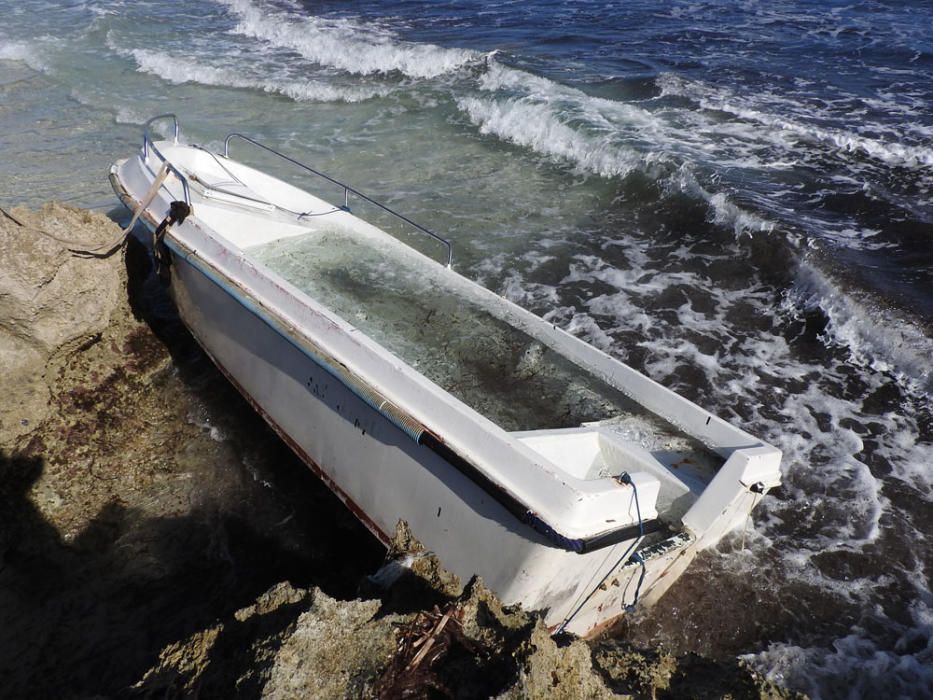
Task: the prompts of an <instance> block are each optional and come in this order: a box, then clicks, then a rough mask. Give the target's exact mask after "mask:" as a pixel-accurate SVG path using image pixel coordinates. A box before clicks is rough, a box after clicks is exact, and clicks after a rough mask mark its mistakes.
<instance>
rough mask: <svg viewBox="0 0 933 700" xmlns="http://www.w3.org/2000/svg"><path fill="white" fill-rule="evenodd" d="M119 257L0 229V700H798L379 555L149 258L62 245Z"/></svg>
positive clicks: (70, 214) (423, 560) (137, 250)
mask: <svg viewBox="0 0 933 700" xmlns="http://www.w3.org/2000/svg"><path fill="white" fill-rule="evenodd" d="M118 234H119V230H118V229H117V227H116V225H115V224H114V223H113V222H112V221H110V220H109V219H108V218H106V217H104V216H102V215H100V214H95V213H91V212H87V211H82V210H78V209H72V208H68V207H64V206H61V205H56V204H50V205H47V206H45V207H44V208H42V209H41V210H38V211H29V210H25V209H14V210H12V211H10V212H9V213H3V214H0V359H2V362H0V394H2V397H3V399H2V401H0V689H2V690H0V694H2V695H4V696H6V697H31V698H42V697H56V698H61V697H75V698H92V697H94V698H96V697H159V698H164V697H169V698H171V697H193V696H200V697H260V696H261V697H270V698H292V697H314V698H357V697H377V698H402V697H413V698H414V697H453V698H474V697H483V698H485V697H501V698H610V697H634V698H689V697H696V698H720V697H731V698H784V697H794V695H793V694H791V693H788V692H787V691H784V690H782V689H779V688H776V687H774V686H773V685H771V684H769V683H767V682H766V681H764V680H763V679H762V678H761V677H759V676H757V675H756V674H754V673H753V672H752V671H750V670H749V669H748V668H746V667H745V666H744V665H742V664H741V663H740V662H738V661H735V662H727V663H720V662H713V661H710V660H706V659H703V658H701V657H698V656H695V655H690V654H688V655H685V656H681V657H674V656H672V655H670V654H667V653H665V652H664V651H663V650H656V649H641V648H636V647H634V646H633V645H631V644H628V643H626V642H625V641H624V639H619V638H618V637H617V638H615V639H601V640H596V641H592V642H584V641H580V640H570V639H565V640H557V641H555V640H554V639H552V638H551V637H550V636H549V635H548V634H547V631H546V630H545V629H544V627H543V625H542V624H541V622H540V620H538V619H537V618H536V617H535V616H534V615H531V614H527V613H525V612H522V611H520V610H510V609H504V608H503V607H502V605H501V604H500V603H499V602H498V601H497V600H496V599H495V597H494V596H493V595H492V594H491V593H490V592H488V591H487V590H486V589H485V588H484V586H483V584H482V581H479V580H473V581H469V582H461V581H457V580H456V579H454V578H453V577H452V576H450V575H449V574H447V573H446V572H445V571H444V570H443V568H442V567H441V565H440V563H439V562H438V561H437V560H436V559H435V558H434V557H433V556H432V555H431V554H430V553H428V552H424V551H421V548H420V547H419V545H418V543H417V542H416V541H414V540H413V538H411V536H410V535H409V534H408V533H407V532H406V529H405V527H404V523H400V525H399V530H398V533H397V536H396V542H395V546H393V548H392V549H391V551H390V552H389V553H388V554H387V553H386V552H385V551H384V550H383V548H382V547H381V546H380V545H379V544H378V543H377V542H376V541H375V540H374V539H373V538H372V537H371V536H370V535H369V533H368V532H367V531H366V530H365V529H364V528H363V527H362V526H360V525H359V523H357V521H356V520H355V519H354V518H353V516H352V515H351V514H349V513H348V512H347V511H346V510H345V509H344V508H343V506H342V505H341V504H340V503H339V502H338V501H337V500H336V499H335V498H334V497H333V496H332V495H331V494H330V492H329V491H327V489H326V488H325V487H324V486H323V485H322V484H320V482H318V481H317V480H316V479H315V478H314V477H313V476H312V475H311V473H310V472H309V471H308V470H307V469H306V468H305V467H304V466H303V465H302V464H301V463H300V462H299V461H298V460H297V459H296V458H295V457H294V456H293V455H292V454H291V452H290V451H289V450H288V448H287V447H285V446H284V445H283V444H282V443H281V442H280V441H279V440H278V439H277V438H276V437H275V435H274V434H273V433H272V432H271V431H270V430H268V429H267V428H266V426H265V424H264V423H263V422H262V420H261V419H260V418H258V417H257V416H256V415H255V414H254V413H253V412H252V411H251V410H250V408H249V407H248V406H247V405H246V403H245V402H244V401H243V400H242V399H241V398H240V397H239V396H238V395H237V394H236V392H235V390H234V389H232V388H231V387H230V386H229V384H227V382H226V381H225V380H224V379H223V377H222V376H221V375H220V374H219V372H217V371H216V370H215V369H214V368H213V366H212V365H211V363H210V361H209V360H208V359H207V358H206V357H205V356H204V355H203V353H202V352H201V351H200V350H199V348H198V347H197V346H196V344H195V343H194V342H193V341H192V339H191V338H190V336H189V335H188V334H187V333H186V331H185V330H184V329H183V327H181V325H180V324H179V322H178V321H177V319H175V318H174V317H173V315H172V309H171V305H170V302H169V301H168V300H167V298H166V297H165V294H164V292H163V291H162V290H160V288H159V286H158V282H156V281H155V280H154V279H153V277H152V276H151V274H150V270H149V261H148V260H149V259H148V254H147V252H146V250H145V248H144V247H143V246H142V245H141V244H140V243H138V242H136V241H135V240H134V239H131V241H130V244H129V245H128V246H127V248H126V250H125V253H122V254H121V253H118V254H117V255H114V256H112V257H109V258H105V259H102V258H96V257H89V256H81V255H76V254H74V253H71V252H69V251H68V250H67V247H72V246H66V245H64V244H63V243H62V242H61V240H70V241H76V242H78V243H81V244H82V245H78V246H73V247H77V248H80V247H82V246H83V247H90V246H93V245H99V244H101V243H104V242H106V241H108V240H112V239H113V238H114V236H116V235H118ZM55 239H60V240H55Z"/></svg>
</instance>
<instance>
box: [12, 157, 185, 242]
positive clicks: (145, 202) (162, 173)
mask: <svg viewBox="0 0 933 700" xmlns="http://www.w3.org/2000/svg"><path fill="white" fill-rule="evenodd" d="M168 174H169V168H168V165H167V164H163V165H162V167H161V168H160V169H159V171H158V173H157V174H156V177H155V179H154V180H153V181H152V185H151V186H150V187H149V190H148V191H147V192H146V196H145V197H143V199H142V201H140V203H139V206H137V207H136V209H135V211H134V212H133V218H132V219H130V223H129V224H127V225H126V226H125V227H124V228H123V229H122V230H121V231H120V234H119V235H118V236H116V237H114V238H112V239H110V240H108V241H105V242H103V243H86V242H84V241H76V240H74V239H70V238H64V237H63V236H57V235H55V234H54V233H49V232H48V231H45V230H43V229H41V228H37V227H35V226H28V227H27V226H26V224H24V223H23V222H22V221H20V220H19V219H17V218H16V217H15V216H13V215H12V214H10V213H9V212H8V211H7V210H6V209H3V208H2V207H0V213H2V214H3V216H5V217H6V218H7V219H9V220H10V221H12V222H13V223H14V224H16V225H17V226H21V227H22V228H31V229H32V230H34V231H35V232H36V233H38V234H40V235H42V236H45V237H46V238H48V239H50V240H53V241H55V242H56V243H61V244H62V245H63V246H65V249H66V250H67V251H68V252H69V253H71V254H72V255H74V256H75V257H80V258H109V257H110V256H111V255H113V254H114V253H116V252H117V251H118V250H122V249H123V248H124V247H125V246H126V240H127V237H128V236H129V234H130V231H132V230H133V227H134V226H135V225H136V222H137V221H138V220H139V216H140V214H142V212H143V211H144V210H145V209H146V208H147V207H148V206H149V205H150V204H152V200H153V199H155V196H156V194H157V193H158V192H159V189H160V188H161V187H162V183H164V182H165V178H166V177H168ZM186 206H187V205H186Z"/></svg>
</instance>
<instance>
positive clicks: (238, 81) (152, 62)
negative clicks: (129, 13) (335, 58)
mask: <svg viewBox="0 0 933 700" xmlns="http://www.w3.org/2000/svg"><path fill="white" fill-rule="evenodd" d="M131 53H132V55H133V58H134V59H135V61H136V64H137V65H138V66H139V70H140V71H141V72H143V73H150V74H152V75H155V76H158V77H160V78H162V79H163V80H167V81H168V82H170V83H189V82H192V83H199V84H201V85H213V86H222V87H232V88H246V89H253V90H262V91H264V92H269V93H274V94H279V95H284V96H285V97H289V98H291V99H293V100H295V101H299V102H361V101H363V100H366V99H370V98H372V97H377V96H384V95H386V94H388V93H389V92H390V91H391V88H388V87H385V88H376V87H369V88H367V87H362V86H360V87H342V86H338V85H332V84H329V83H325V82H322V81H316V80H300V81H299V80H287V79H276V78H273V77H264V78H259V77H248V76H247V75H246V74H245V73H244V72H243V71H233V70H230V69H227V68H214V67H211V66H209V65H205V64H204V62H203V61H201V60H198V59H197V58H195V57H190V56H186V57H175V56H170V55H169V54H166V53H163V52H159V51H150V50H148V49H133V50H132V51H131Z"/></svg>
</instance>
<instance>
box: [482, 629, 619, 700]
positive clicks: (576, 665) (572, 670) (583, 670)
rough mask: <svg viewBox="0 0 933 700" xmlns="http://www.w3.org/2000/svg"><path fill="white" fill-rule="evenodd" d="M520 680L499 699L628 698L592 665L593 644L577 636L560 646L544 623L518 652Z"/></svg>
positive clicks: (566, 699)
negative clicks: (608, 684)
mask: <svg viewBox="0 0 933 700" xmlns="http://www.w3.org/2000/svg"><path fill="white" fill-rule="evenodd" d="M518 656H519V658H520V669H519V673H518V680H517V681H516V682H515V684H514V685H513V686H512V687H511V688H510V689H509V690H507V691H506V692H505V693H503V694H502V695H500V696H499V700H520V699H521V700H583V699H584V698H585V699H586V700H602V699H603V698H627V697H629V696H625V695H622V696H620V695H616V694H615V693H613V692H612V691H611V690H609V689H608V688H607V687H606V684H605V683H604V682H603V680H602V678H601V677H600V675H599V674H598V673H597V672H596V671H595V670H594V669H593V662H592V660H591V658H590V648H589V646H587V644H586V642H583V641H581V640H575V641H573V642H571V643H570V644H569V645H568V646H565V647H559V646H558V645H557V643H556V642H555V641H554V639H552V638H551V635H550V634H548V631H547V628H545V626H544V623H543V622H541V621H539V622H538V624H536V625H535V627H534V629H533V631H532V633H531V636H530V638H529V639H528V641H527V642H526V643H525V644H524V645H523V646H522V648H521V649H520V650H519V652H518Z"/></svg>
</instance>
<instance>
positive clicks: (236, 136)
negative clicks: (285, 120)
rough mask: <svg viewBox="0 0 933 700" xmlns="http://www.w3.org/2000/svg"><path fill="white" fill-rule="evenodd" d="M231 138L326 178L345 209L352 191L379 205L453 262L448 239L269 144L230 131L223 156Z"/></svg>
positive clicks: (226, 153) (450, 262)
mask: <svg viewBox="0 0 933 700" xmlns="http://www.w3.org/2000/svg"><path fill="white" fill-rule="evenodd" d="M233 139H241V140H243V141H246V142H247V143H251V144H253V145H254V146H257V147H259V148H262V149H263V150H265V151H268V152H269V153H271V154H273V155H276V156H278V157H279V158H281V159H283V160H285V161H287V162H289V163H291V164H292V165H295V166H297V167H299V168H301V169H303V170H307V171H308V172H309V173H312V174H313V175H317V176H318V177H321V178H324V179H325V180H327V181H328V182H330V183H333V184H334V185H337V186H338V187H342V188H343V208H344V209H345V210H346V211H350V204H349V200H350V194H351V193H352V194H353V195H355V196H357V197H359V198H360V199H363V200H365V201H367V202H369V203H370V204H373V205H375V206H377V207H379V208H380V209H382V210H383V211H384V212H386V213H388V214H391V215H392V216H394V217H396V218H397V219H400V220H402V221H404V222H405V223H406V224H408V225H409V226H413V227H414V228H416V229H417V230H419V231H421V232H422V233H425V234H427V235H428V236H430V237H431V238H433V239H434V240H435V241H437V242H438V243H440V244H441V245H443V246H444V247H445V248H446V249H447V267H448V268H449V267H450V266H451V264H452V263H453V247H452V246H451V245H450V241H448V240H447V239H446V238H441V237H440V236H438V235H437V234H436V233H434V232H433V231H430V230H429V229H427V228H425V227H424V226H422V225H421V224H419V223H417V222H415V221H412V220H411V219H409V218H408V217H407V216H404V215H403V214H399V213H398V212H397V211H395V210H394V209H390V208H389V207H387V206H386V205H385V204H383V203H382V202H379V201H377V200H375V199H373V198H372V197H370V196H368V195H366V194H363V193H362V192H360V191H359V190H357V189H355V188H353V187H350V186H349V185H346V184H344V183H342V182H340V181H339V180H335V179H334V178H332V177H331V176H330V175H327V174H326V173H322V172H320V171H319V170H315V169H314V168H312V167H309V166H307V165H305V164H304V163H301V162H299V161H297V160H295V159H294V158H290V157H289V156H287V155H285V154H284V153H280V152H279V151H277V150H275V149H274V148H270V147H269V146H267V145H265V144H264V143H260V142H259V141H257V140H255V139H252V138H250V137H249V136H245V135H243V134H239V133H236V132H234V133H232V134H228V135H227V138H226V139H224V158H229V157H230V141H232V140H233Z"/></svg>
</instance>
